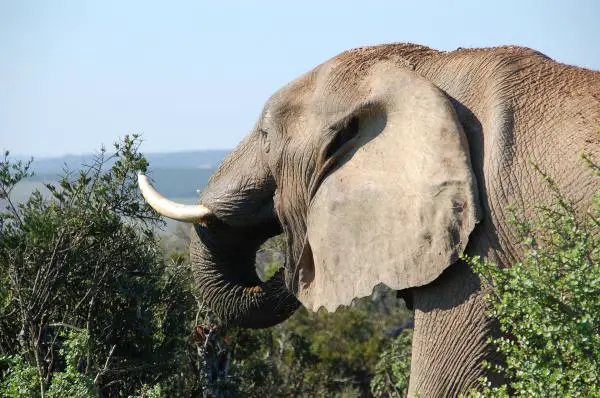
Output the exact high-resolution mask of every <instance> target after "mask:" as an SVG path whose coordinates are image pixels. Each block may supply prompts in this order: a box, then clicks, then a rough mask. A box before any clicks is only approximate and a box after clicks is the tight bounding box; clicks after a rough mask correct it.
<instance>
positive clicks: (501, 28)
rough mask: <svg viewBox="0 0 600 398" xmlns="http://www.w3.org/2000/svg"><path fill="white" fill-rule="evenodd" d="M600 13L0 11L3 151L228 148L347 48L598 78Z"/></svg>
mask: <svg viewBox="0 0 600 398" xmlns="http://www.w3.org/2000/svg"><path fill="white" fill-rule="evenodd" d="M599 40H600V2H599V1H597V0H589V1H569V2H566V1H525V0H515V1H513V0H510V1H507V0H504V1H501V2H498V4H497V5H496V4H495V2H487V1H481V0H480V1H463V2H459V1H453V2H449V1H423V0H421V1H398V0H396V1H377V0H370V1H364V0H363V1H350V0H346V1H330V0H320V1H301V2H284V1H260V2H259V1H218V2H217V1H211V2H207V1H198V0H196V1H170V2H152V1H144V2H141V1H140V2H138V1H95V2H91V1H77V0H73V1H50V0H48V1H29V0H19V1H17V0H15V1H9V0H0V60H1V61H0V149H9V150H11V152H12V153H13V154H19V155H28V156H29V155H33V156H38V157H39V156H58V155H63V154H67V153H71V154H76V153H89V152H93V151H95V150H97V149H99V148H100V145H101V144H105V145H111V143H112V142H114V141H115V140H117V139H118V137H119V136H122V135H124V134H126V133H132V132H138V133H143V136H144V144H143V147H142V150H143V151H144V152H159V151H176V150H190V149H209V148H233V147H234V146H235V145H236V144H237V143H238V142H239V141H240V140H241V139H242V138H243V137H244V136H245V135H246V134H247V132H248V131H249V130H250V129H251V128H252V126H253V124H254V121H255V119H256V117H257V116H258V114H259V112H260V109H261V108H262V106H263V103H264V102H265V100H266V99H267V98H268V97H269V96H270V95H271V94H272V93H273V92H274V91H275V90H276V89H277V88H279V87H281V86H282V85H283V84H285V83H286V82H288V81H290V80H292V79H294V78H295V77H297V76H299V75H300V74H302V73H304V72H306V71H308V70H310V69H311V68H312V67H314V66H315V65H317V64H319V63H321V62H323V61H325V60H326V59H328V58H330V57H332V56H333V55H335V54H337V53H339V52H341V51H343V50H345V49H348V48H352V47H358V46H363V45H369V44H379V43H386V42H414V43H419V44H425V45H429V46H431V47H434V48H437V49H441V50H452V49H455V48H456V47H481V46H493V45H500V44H519V45H525V46H529V47H533V48H535V49H537V50H540V51H542V52H544V53H545V54H546V55H548V56H550V57H552V58H554V59H557V60H559V61H561V62H566V63H571V64H576V65H580V66H586V67H589V68H593V69H600V50H599V49H600V47H599Z"/></svg>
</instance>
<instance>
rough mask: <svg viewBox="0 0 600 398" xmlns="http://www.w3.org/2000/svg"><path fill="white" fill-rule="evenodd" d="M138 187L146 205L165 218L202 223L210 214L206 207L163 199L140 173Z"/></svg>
mask: <svg viewBox="0 0 600 398" xmlns="http://www.w3.org/2000/svg"><path fill="white" fill-rule="evenodd" d="M138 185H139V187H140V191H142V195H143V196H144V199H146V201H147V202H148V204H149V205H150V206H152V208H153V209H154V210H156V211H157V212H159V213H160V214H161V215H163V216H165V217H169V218H172V219H173V220H177V221H184V222H190V223H202V221H203V220H204V218H205V217H206V216H208V215H209V214H211V211H210V210H209V209H208V208H207V207H206V206H202V205H184V204H182V203H176V202H173V201H172V200H169V199H167V198H165V197H164V196H162V195H161V194H159V193H158V192H156V190H155V189H154V187H153V186H152V185H151V184H150V182H149V181H148V177H146V176H145V175H143V174H142V173H140V174H138Z"/></svg>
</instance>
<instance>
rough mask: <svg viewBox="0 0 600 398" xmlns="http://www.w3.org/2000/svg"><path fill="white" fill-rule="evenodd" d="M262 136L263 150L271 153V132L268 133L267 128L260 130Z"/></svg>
mask: <svg viewBox="0 0 600 398" xmlns="http://www.w3.org/2000/svg"><path fill="white" fill-rule="evenodd" d="M260 138H261V141H262V147H263V151H264V152H265V153H269V150H270V149H271V140H270V139H269V133H267V132H266V131H265V130H260Z"/></svg>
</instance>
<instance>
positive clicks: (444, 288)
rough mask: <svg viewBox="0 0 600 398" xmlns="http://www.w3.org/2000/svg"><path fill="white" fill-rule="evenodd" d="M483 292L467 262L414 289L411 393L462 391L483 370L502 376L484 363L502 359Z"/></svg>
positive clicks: (473, 383) (474, 385)
mask: <svg viewBox="0 0 600 398" xmlns="http://www.w3.org/2000/svg"><path fill="white" fill-rule="evenodd" d="M484 296H485V290H484V289H482V288H481V284H480V281H479V278H478V277H477V276H476V275H474V274H473V273H472V271H471V270H470V269H469V267H468V266H467V265H466V264H465V263H463V262H459V263H457V264H454V265H452V266H451V267H450V268H448V270H446V271H445V272H444V274H442V275H441V276H440V277H439V278H438V279H437V280H436V281H434V282H433V283H431V284H429V285H426V286H423V287H419V288H415V289H414V291H413V300H414V309H415V327H414V328H415V329H414V333H413V346H412V362H411V374H410V384H409V391H408V396H409V397H416V396H421V397H454V396H458V395H459V394H460V393H465V392H467V391H468V390H469V389H472V388H477V387H478V386H479V384H480V382H479V379H480V378H481V377H482V376H488V378H489V379H490V381H492V383H494V384H497V383H498V382H500V381H501V380H499V379H498V376H497V375H495V374H490V373H489V371H487V370H486V369H484V367H483V362H484V361H486V360H487V361H490V362H497V361H498V360H499V358H498V356H497V355H496V354H494V353H493V350H492V349H491V346H490V344H489V343H488V338H489V337H490V336H491V335H496V334H497V331H498V327H497V323H496V322H495V321H493V320H492V319H490V318H488V317H487V316H486V315H485V313H486V309H487V304H486V302H485V299H484Z"/></svg>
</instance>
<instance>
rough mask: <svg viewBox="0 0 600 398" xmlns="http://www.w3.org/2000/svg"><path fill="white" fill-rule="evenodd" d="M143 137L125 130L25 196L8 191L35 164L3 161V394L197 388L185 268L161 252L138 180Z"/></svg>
mask: <svg viewBox="0 0 600 398" xmlns="http://www.w3.org/2000/svg"><path fill="white" fill-rule="evenodd" d="M139 143H140V141H139V139H138V138H137V137H133V138H129V137H126V138H125V139H124V140H123V141H122V142H121V143H119V144H116V145H115V153H114V154H113V155H109V154H107V153H106V152H105V151H104V150H103V151H101V152H100V153H99V154H98V155H97V157H96V158H95V160H94V162H93V163H92V164H91V165H87V166H84V167H83V168H82V169H81V170H80V171H78V172H69V171H66V172H65V175H64V176H63V177H62V178H61V179H60V181H59V183H58V184H47V185H46V187H47V189H48V191H47V192H46V193H45V194H42V193H41V192H39V191H36V192H34V193H33V194H32V195H31V196H30V197H29V199H28V200H27V201H26V202H24V203H14V202H13V201H12V200H11V196H10V194H11V191H12V189H13V188H14V187H15V185H16V184H18V183H19V182H20V181H22V180H23V179H25V178H27V177H28V176H30V175H31V172H30V163H25V164H24V163H21V162H16V163H14V162H10V160H9V159H8V154H6V156H5V158H4V160H0V200H2V201H3V203H4V205H5V208H4V209H2V211H1V212H0V356H2V357H3V358H4V362H3V364H2V365H0V372H1V373H2V374H1V375H0V384H1V385H3V386H4V387H3V388H4V391H3V392H2V393H0V395H3V394H4V395H8V396H11V394H13V395H19V394H21V392H20V390H21V389H23V391H28V393H26V394H21V396H27V395H31V396H36V394H38V395H40V396H47V397H52V396H74V397H78V396H91V395H92V391H96V390H97V391H99V392H100V393H101V394H102V395H104V396H111V395H112V396H115V395H119V394H127V393H134V392H135V391H137V390H138V389H139V388H141V387H142V386H143V385H144V384H153V385H154V384H156V383H157V382H161V383H163V384H165V386H166V387H165V389H166V390H167V391H168V388H170V387H169V386H171V387H173V388H175V387H176V388H178V389H179V391H185V390H186V389H188V390H194V389H197V388H199V387H198V383H197V379H195V378H194V374H195V370H194V369H193V367H191V366H190V361H189V354H190V351H191V349H192V347H191V345H190V344H189V335H190V332H189V331H190V327H191V325H192V322H193V319H194V314H195V309H196V302H195V298H194V296H193V294H192V292H191V282H190V275H191V274H190V272H189V267H187V266H186V264H183V262H182V261H181V260H180V259H176V258H174V259H173V261H170V260H169V259H167V258H165V256H163V254H162V252H161V251H160V247H159V245H158V242H157V237H156V236H155V232H154V231H155V229H156V228H157V227H159V226H160V225H161V221H160V219H159V217H158V215H157V214H156V213H155V212H154V211H153V210H152V209H151V208H150V207H149V206H148V205H147V204H145V202H144V201H143V200H142V198H141V197H140V195H139V191H138V189H137V183H136V179H137V172H139V171H145V170H146V167H147V162H146V160H145V159H144V157H143V156H142V155H141V154H140V153H139V152H138V146H139ZM178 368H179V369H178ZM182 374H185V375H186V377H183V376H182ZM14 389H16V390H14ZM13 390H14V391H13ZM34 391H37V393H34Z"/></svg>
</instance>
